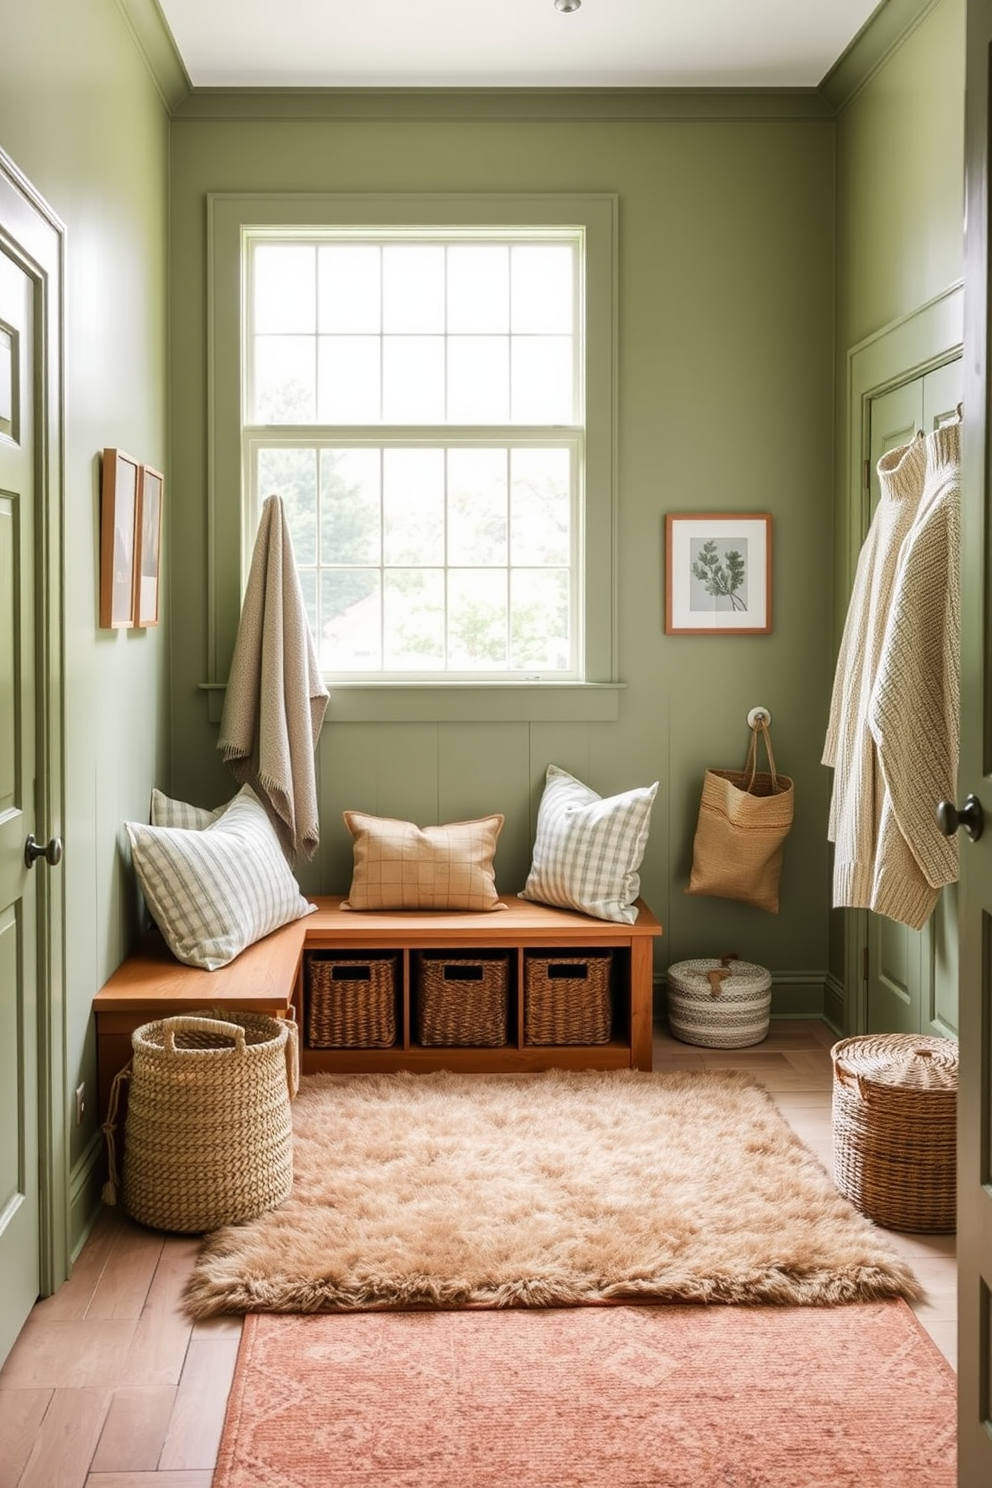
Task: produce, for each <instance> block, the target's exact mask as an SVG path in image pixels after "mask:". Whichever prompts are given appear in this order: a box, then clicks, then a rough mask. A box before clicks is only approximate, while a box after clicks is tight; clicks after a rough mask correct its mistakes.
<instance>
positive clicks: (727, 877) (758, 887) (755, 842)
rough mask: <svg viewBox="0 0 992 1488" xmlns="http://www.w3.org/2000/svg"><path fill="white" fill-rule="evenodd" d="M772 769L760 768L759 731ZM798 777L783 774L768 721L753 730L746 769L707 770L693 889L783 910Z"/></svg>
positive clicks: (771, 910)
mask: <svg viewBox="0 0 992 1488" xmlns="http://www.w3.org/2000/svg"><path fill="white" fill-rule="evenodd" d="M759 731H760V733H761V737H762V739H763V740H764V744H765V753H766V754H767V756H768V770H767V771H765V770H759V769H758V733H759ZM793 794H794V791H793V782H792V780H791V779H790V778H789V776H788V775H779V774H778V773H777V772H776V769H775V760H774V758H773V756H772V740H771V734H770V733H769V730H768V725H767V723H762V722H759V723H758V725H757V727H756V728H754V729H753V730H752V732H751V743H750V747H749V748H748V752H747V760H746V762H745V765H744V769H743V770H707V771H706V774H705V775H704V776H703V793H702V798H701V800H700V802H699V818H698V821H697V823H696V835H695V838H694V839H693V844H692V872H691V874H690V876H689V886H688V888H687V889H686V893H687V894H709V895H712V896H713V897H714V898H716V899H740V900H742V901H743V903H745V904H753V905H755V906H756V907H757V908H758V909H766V910H768V911H769V913H771V914H777V913H778V884H779V877H780V875H781V871H782V848H783V844H784V843H785V839H786V837H787V836H788V833H789V828H790V827H791V826H792V804H793Z"/></svg>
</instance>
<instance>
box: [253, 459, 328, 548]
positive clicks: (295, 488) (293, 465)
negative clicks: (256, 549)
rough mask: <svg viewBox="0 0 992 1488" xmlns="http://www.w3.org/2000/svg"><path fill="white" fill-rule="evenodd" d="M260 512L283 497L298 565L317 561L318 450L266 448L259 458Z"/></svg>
mask: <svg viewBox="0 0 992 1488" xmlns="http://www.w3.org/2000/svg"><path fill="white" fill-rule="evenodd" d="M258 490H259V497H260V500H259V509H261V503H262V501H264V500H265V498H266V496H281V497H282V504H283V510H284V511H285V513H286V525H287V526H288V527H289V535H290V537H291V538H292V540H293V554H294V556H295V558H296V562H297V564H298V565H301V564H302V565H311V566H312V565H313V564H314V563H316V562H317V451H316V450H312V449H263V450H260V451H259V455H258Z"/></svg>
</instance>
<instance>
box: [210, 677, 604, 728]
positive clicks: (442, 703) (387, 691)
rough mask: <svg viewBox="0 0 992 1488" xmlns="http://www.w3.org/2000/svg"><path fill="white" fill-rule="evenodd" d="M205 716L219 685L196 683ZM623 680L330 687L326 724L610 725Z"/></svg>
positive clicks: (217, 709)
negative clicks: (204, 701)
mask: <svg viewBox="0 0 992 1488" xmlns="http://www.w3.org/2000/svg"><path fill="white" fill-rule="evenodd" d="M201 685H202V686H203V690H204V691H206V692H207V694H208V717H209V719H210V721H211V722H212V723H219V722H220V716H221V712H222V710H223V702H222V700H221V699H222V694H223V692H224V690H225V689H224V687H223V685H222V684H217V683H215V684H213V685H206V684H201ZM626 685H627V684H626V683H625V682H600V683H575V684H574V685H572V684H569V683H565V682H563V683H547V684H543V683H534V684H533V685H531V686H517V685H516V684H514V683H512V682H508V683H499V682H493V683H483V684H480V685H478V686H476V685H475V684H474V683H471V682H449V683H445V684H441V685H439V686H432V685H430V684H429V683H426V684H421V685H419V686H410V687H395V686H389V685H388V684H382V685H379V684H376V683H370V684H369V685H368V686H366V687H349V686H344V687H341V686H336V685H335V684H333V683H332V684H331V689H330V691H331V696H330V701H329V702H328V705H327V715H326V721H327V722H328V723H615V722H616V720H617V719H618V718H619V716H620V694H621V692H623V690H624V688H625V687H626Z"/></svg>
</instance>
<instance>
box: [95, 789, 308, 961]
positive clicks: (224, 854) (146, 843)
mask: <svg viewBox="0 0 992 1488" xmlns="http://www.w3.org/2000/svg"><path fill="white" fill-rule="evenodd" d="M124 825H125V828H126V829H127V834H128V837H129V838H130V841H131V857H132V860H133V862H134V869H135V872H136V873H137V875H138V882H139V884H140V885H141V890H142V893H143V894H144V896H145V900H146V902H147V904H148V908H149V910H150V912H151V915H152V918H153V919H154V920H155V923H156V924H157V925H158V927H159V929H160V930H161V932H162V934H163V935H164V936H165V939H166V943H167V944H168V946H169V949H170V950H171V951H172V954H173V955H174V956H175V957H176V958H177V960H179V961H183V962H185V963H186V965H187V966H199V967H202V968H203V970H204V971H215V970H216V969H217V967H218V966H226V965H227V963H228V962H229V961H233V960H234V958H235V956H237V955H239V954H240V952H241V951H243V950H244V949H245V947H246V946H250V945H252V944H253V943H254V942H255V941H256V940H260V939H261V938H262V936H263V935H268V933H269V931H270V930H275V929H277V928H278V927H279V926H280V925H286V924H288V923H289V922H290V920H298V919H300V918H301V916H303V915H306V914H309V913H310V912H311V911H312V910H313V909H315V908H316V906H315V905H313V904H310V903H308V901H307V900H306V899H304V897H303V895H302V894H301V893H300V889H299V885H298V884H297V882H296V879H295V878H294V877H293V875H292V873H291V872H290V869H289V865H288V864H287V862H286V858H285V856H284V854H283V851H282V848H281V847H280V845H279V839H278V837H277V836H276V834H275V830H274V828H273V827H272V824H271V822H270V821H269V818H268V816H267V814H266V811H265V807H264V806H263V805H262V803H261V801H260V800H259V799H258V797H257V796H256V795H255V792H254V791H253V790H252V789H251V787H250V786H247V785H246V786H243V787H242V788H241V790H240V791H239V792H238V794H237V795H236V796H235V797H234V800H233V801H232V802H231V803H230V805H229V806H228V807H227V808H226V809H225V810H224V811H223V812H222V813H221V815H220V816H219V817H218V818H217V820H216V821H213V822H211V823H210V825H209V826H206V827H204V828H202V829H199V830H198V829H196V828H187V827H154V826H152V827H146V826H145V825H144V824H143V823H140V822H125V823H124Z"/></svg>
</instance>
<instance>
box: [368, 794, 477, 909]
mask: <svg viewBox="0 0 992 1488" xmlns="http://www.w3.org/2000/svg"><path fill="white" fill-rule="evenodd" d="M344 820H345V826H346V827H347V828H348V831H349V832H350V833H351V835H352V837H353V839H354V849H355V862H354V871H353V874H352V880H351V888H350V890H349V891H348V898H347V899H346V900H345V905H346V907H347V908H349V909H466V910H489V909H505V908H506V905H505V904H501V903H500V900H499V896H498V895H497V893H496V875H495V871H494V869H493V857H494V856H495V853H496V843H497V841H498V839H499V834H500V832H501V831H502V830H503V820H504V818H503V817H502V816H501V815H498V814H497V815H496V816H485V817H482V818H481V819H480V820H479V821H465V822H449V823H448V824H447V825H446V826H441V827H418V826H416V825H415V824H414V823H413V822H407V821H395V820H394V819H393V818H392V817H388V816H367V815H366V814H365V812H364V811H346V812H345V813H344Z"/></svg>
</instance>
